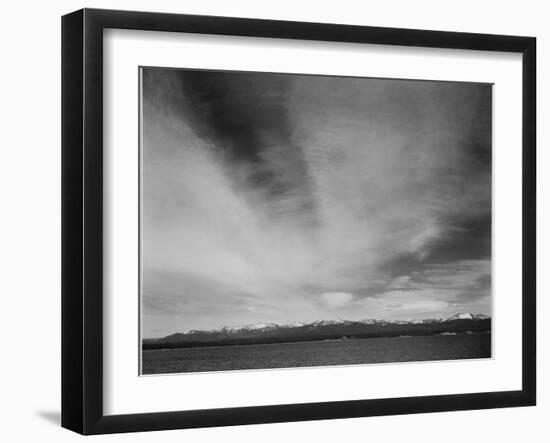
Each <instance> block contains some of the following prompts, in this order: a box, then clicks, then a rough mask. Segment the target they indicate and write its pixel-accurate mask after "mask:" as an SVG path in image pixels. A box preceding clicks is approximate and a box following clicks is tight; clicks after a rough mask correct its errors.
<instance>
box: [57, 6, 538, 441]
mask: <svg viewBox="0 0 550 443" xmlns="http://www.w3.org/2000/svg"><path fill="white" fill-rule="evenodd" d="M103 28H120V29H137V30H151V31H154V30H156V31H174V32H197V33H201V34H217V35H242V36H252V37H268V38H269V37H272V38H286V39H306V40H317V41H339V42H352V43H371V44H383V45H388V44H390V45H391V44H395V45H401V46H422V47H441V48H456V49H474V50H489V51H507V52H521V53H523V56H524V58H523V82H522V84H523V86H522V87H523V197H524V198H523V294H522V302H523V355H522V357H523V362H522V363H523V366H522V369H523V380H522V386H523V388H522V390H518V391H507V392H491V393H474V394H460V395H442V396H431V397H406V398H395V399H373V400H359V401H341V402H332V403H331V402H329V403H308V404H290V405H266V406H261V407H254V408H253V407H239V408H231V409H210V410H202V411H193V410H191V411H169V412H162V413H145V414H131V415H115V416H104V415H103V355H102V349H103V343H102V337H103V312H102V297H103V291H102V287H103V275H102V270H103V244H102V241H103V231H102V227H103V207H102V206H103V187H102V174H103V171H102V150H103V146H102V138H103V127H102V123H103V122H102V119H103V112H102V105H103V102H102V93H103V85H102V81H103V78H102V75H103V50H102V48H103V41H102V32H103ZM535 58H536V40H535V39H534V38H530V37H513V36H499V35H483V34H467V33H454V32H441V31H423V30H410V29H409V30H407V29H391V28H373V27H366V26H349V25H333V24H319V23H298V22H281V21H274V20H258V19H242V18H231V17H209V16H190V15H177V14H160V13H147V12H132V11H109V10H101V9H84V10H80V11H77V12H74V13H72V14H69V15H66V16H64V17H63V20H62V174H63V178H62V199H63V204H62V272H63V275H62V426H63V427H66V428H68V429H71V430H73V431H76V432H79V433H82V434H103V433H116V432H135V431H148V430H161V429H181V428H193V427H210V426H232V425H242V424H254V423H275V422H285V421H287V422H288V421H301V420H319V419H329V418H351V417H364V416H379V415H395V414H411V413H425V412H440V411H457V410H465V409H470V410H473V409H486V408H500V407H513V406H529V405H534V404H535V397H536V393H535V391H536V354H535V351H536V346H535V334H536V324H535V311H536V295H535V294H536V284H535V281H534V278H535V276H536V270H535V264H536V256H535V242H536V232H535V231H534V229H535V227H536V220H535V219H534V216H535V214H536V208H535V202H536V200H535V191H536V182H535V179H536V177H535V165H536V153H535V147H536V136H535V130H536V122H535V115H536V102H535V93H536V87H535V81H536V72H535V67H536V61H535Z"/></svg>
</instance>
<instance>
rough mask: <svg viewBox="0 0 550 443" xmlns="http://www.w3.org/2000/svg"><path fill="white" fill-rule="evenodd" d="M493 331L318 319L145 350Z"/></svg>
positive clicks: (447, 322)
mask: <svg viewBox="0 0 550 443" xmlns="http://www.w3.org/2000/svg"><path fill="white" fill-rule="evenodd" d="M490 331H491V318H490V317H488V316H486V315H482V314H472V313H459V314H455V315H453V316H451V317H448V318H445V319H409V320H382V319H365V320H342V319H338V320H316V321H313V322H311V323H303V322H293V323H287V324H275V323H265V322H262V323H254V324H250V325H243V326H224V327H222V328H219V329H214V330H210V331H201V330H196V329H195V330H191V331H188V332H186V333H176V334H172V335H168V336H166V337H163V338H158V339H145V340H144V341H143V346H144V349H159V348H173V347H176V348H177V347H194V346H224V345H238V344H265V343H285V342H298V341H315V340H343V339H360V338H382V337H399V336H413V335H434V334H445V335H456V334H473V333H481V332H485V333H486V332H490Z"/></svg>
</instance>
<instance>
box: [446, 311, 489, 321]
mask: <svg viewBox="0 0 550 443" xmlns="http://www.w3.org/2000/svg"><path fill="white" fill-rule="evenodd" d="M486 318H489V316H487V315H483V314H471V313H469V312H465V313H460V314H455V315H453V316H452V317H449V318H447V321H449V320H484V319H486Z"/></svg>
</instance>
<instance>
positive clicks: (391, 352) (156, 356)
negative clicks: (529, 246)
mask: <svg viewBox="0 0 550 443" xmlns="http://www.w3.org/2000/svg"><path fill="white" fill-rule="evenodd" d="M490 357H491V334H457V335H430V336H412V337H384V338H364V339H350V340H324V341H310V342H298V343H275V344H260V345H237V346H211V347H197V348H183V349H156V350H147V351H143V352H142V358H143V361H142V373H143V374H166V373H179V372H206V371H228V370H242V369H269V368H296V367H308V366H332V365H353V364H368V363H393V362H413V361H428V360H461V359H472V358H490Z"/></svg>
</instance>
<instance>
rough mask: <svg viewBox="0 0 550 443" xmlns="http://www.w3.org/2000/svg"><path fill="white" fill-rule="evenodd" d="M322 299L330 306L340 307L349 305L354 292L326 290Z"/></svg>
mask: <svg viewBox="0 0 550 443" xmlns="http://www.w3.org/2000/svg"><path fill="white" fill-rule="evenodd" d="M321 299H322V300H323V303H325V305H327V306H328V307H329V308H340V307H343V306H347V305H349V304H350V303H351V302H352V301H353V294H350V293H348V292H325V293H324V294H321Z"/></svg>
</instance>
